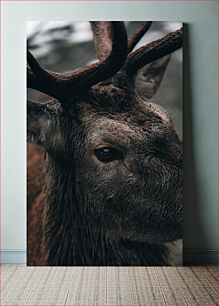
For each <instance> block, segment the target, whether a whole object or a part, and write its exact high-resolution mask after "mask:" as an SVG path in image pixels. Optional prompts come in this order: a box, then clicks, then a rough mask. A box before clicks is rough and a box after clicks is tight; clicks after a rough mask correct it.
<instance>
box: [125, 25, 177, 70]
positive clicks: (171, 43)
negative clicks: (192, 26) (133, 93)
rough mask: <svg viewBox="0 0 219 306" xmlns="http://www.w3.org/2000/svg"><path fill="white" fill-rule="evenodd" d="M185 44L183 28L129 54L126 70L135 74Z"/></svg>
mask: <svg viewBox="0 0 219 306" xmlns="http://www.w3.org/2000/svg"><path fill="white" fill-rule="evenodd" d="M182 44H183V28H181V29H179V30H177V31H175V32H171V33H169V34H167V35H166V36H164V37H163V38H161V39H158V40H155V41H153V42H151V43H149V44H147V45H146V46H144V47H141V48H139V49H138V50H136V51H134V52H132V53H129V55H128V58H127V61H126V64H125V69H126V71H127V72H130V73H133V72H135V71H137V70H138V69H140V68H141V67H143V66H145V65H146V64H148V63H150V62H153V61H154V60H157V59H159V58H161V57H163V56H165V55H167V54H169V53H172V52H174V51H175V50H177V49H179V48H181V47H182Z"/></svg>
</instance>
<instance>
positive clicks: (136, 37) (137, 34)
mask: <svg viewBox="0 0 219 306" xmlns="http://www.w3.org/2000/svg"><path fill="white" fill-rule="evenodd" d="M151 25H152V22H151V21H145V22H142V24H141V26H140V27H139V28H137V29H136V30H135V31H134V32H133V33H132V34H131V35H130V36H129V39H128V53H129V52H131V51H132V50H133V49H134V47H135V46H136V45H137V43H138V42H139V41H140V39H141V38H142V37H143V36H144V34H145V33H147V31H148V30H149V29H150V27H151Z"/></svg>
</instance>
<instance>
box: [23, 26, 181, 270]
mask: <svg viewBox="0 0 219 306" xmlns="http://www.w3.org/2000/svg"><path fill="white" fill-rule="evenodd" d="M150 25H151V22H144V23H142V25H141V27H140V28H138V29H136V31H135V32H134V33H133V34H132V35H131V36H130V37H129V38H127V32H126V28H125V25H124V23H123V22H91V27H92V31H93V35H94V44H95V48H96V51H97V56H98V59H99V61H98V62H96V63H94V64H91V65H88V66H86V67H83V68H81V69H78V70H76V71H72V72H63V73H58V72H53V71H50V70H47V69H44V68H43V67H42V66H41V65H40V64H39V62H38V61H37V60H36V59H35V58H34V56H33V55H32V54H31V53H30V52H29V51H27V63H28V65H27V87H28V88H32V89H35V90H38V91H40V92H42V93H45V94H47V95H49V96H51V97H52V100H50V101H48V102H47V103H46V104H40V103H37V102H34V101H30V100H28V105H27V134H28V135H27V138H28V141H29V142H30V143H33V144H36V145H37V146H39V147H41V148H43V150H44V151H45V152H46V153H45V159H46V161H45V166H43V167H42V161H43V159H42V155H40V154H39V155H36V157H35V159H33V160H32V163H31V164H30V168H29V169H28V180H29V182H30V186H29V188H31V190H30V192H29V198H30V199H32V200H31V201H29V202H30V203H29V205H30V204H31V205H30V207H29V210H28V264H29V265H59V266H62V265H64V266H69V265H92V266H94V265H106V266H112V265H169V264H170V262H169V261H168V251H167V247H166V243H167V242H171V241H174V240H177V239H180V238H181V237H182V143H181V141H180V140H179V137H178V135H177V132H176V131H175V128H174V126H173V123H172V121H171V118H170V115H169V114H168V113H167V112H166V111H165V110H164V109H163V108H162V107H160V106H158V105H156V104H154V103H152V102H149V101H148V100H146V99H145V98H144V97H143V96H141V92H145V91H148V95H147V98H148V96H149V97H150V96H152V95H153V94H154V92H155V91H156V89H157V88H158V85H159V83H160V80H161V78H162V75H163V73H164V71H165V67H166V65H167V63H168V60H169V54H171V53H172V52H174V51H175V50H177V49H179V48H181V47H182V41H183V29H182V28H181V29H179V30H177V31H175V32H171V33H169V34H167V35H166V36H164V37H163V38H161V39H158V40H156V41H153V42H151V43H149V44H147V45H146V46H143V47H141V48H139V49H137V50H133V49H134V47H135V46H136V44H137V43H138V42H139V40H140V39H141V38H142V37H143V35H144V34H145V33H146V32H147V31H148V29H149V28H150ZM158 59H160V60H159V61H158V62H160V64H157V65H155V66H156V67H155V69H154V74H155V77H154V79H152V80H151V83H150V84H149V83H147V82H145V83H144V82H143V80H142V78H141V82H140V84H141V86H142V85H143V86H145V88H144V89H143V90H142V88H139V82H137V81H136V80H137V79H138V78H137V76H138V71H139V69H140V68H142V67H151V69H152V70H153V63H155V60H158ZM158 62H157V63H158ZM150 65H152V66H150ZM148 69H149V68H147V69H146V70H145V71H146V72H147V71H148ZM145 77H146V78H147V75H146V76H145ZM151 84H153V86H151ZM147 86H148V89H147ZM41 171H43V173H44V177H43V179H42V180H41V181H40V182H39V181H37V173H38V174H39V173H40V172H41ZM35 180H36V181H35ZM34 192H35V194H34V195H33V194H32V193H34Z"/></svg>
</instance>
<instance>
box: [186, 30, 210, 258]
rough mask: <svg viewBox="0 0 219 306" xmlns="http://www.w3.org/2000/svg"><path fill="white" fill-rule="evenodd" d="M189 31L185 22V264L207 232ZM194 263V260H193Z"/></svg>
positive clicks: (204, 238) (205, 237)
mask: <svg viewBox="0 0 219 306" xmlns="http://www.w3.org/2000/svg"><path fill="white" fill-rule="evenodd" d="M189 50H190V46H189V31H188V25H186V24H184V59H183V64H184V69H183V105H184V107H183V108H184V110H183V113H184V117H183V118H184V119H183V134H184V173H183V177H184V188H183V192H184V219H183V220H184V226H183V229H184V233H183V243H184V251H185V254H184V264H189V263H190V262H189V261H190V259H189V256H188V257H187V255H186V254H187V253H186V250H187V251H189V248H191V242H192V241H194V240H193V237H194V239H195V237H201V239H200V240H201V241H206V239H207V233H205V231H204V227H203V224H202V222H201V215H200V207H199V203H200V198H199V192H198V179H197V171H196V161H195V147H194V141H193V140H194V131H193V116H192V114H193V112H194V110H193V105H192V92H191V82H192V80H191V71H190V67H191V65H190V57H189ZM193 263H194V262H193Z"/></svg>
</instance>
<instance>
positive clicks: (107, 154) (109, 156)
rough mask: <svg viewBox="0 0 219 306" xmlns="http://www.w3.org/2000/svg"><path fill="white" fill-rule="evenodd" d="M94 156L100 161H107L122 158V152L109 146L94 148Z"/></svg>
mask: <svg viewBox="0 0 219 306" xmlns="http://www.w3.org/2000/svg"><path fill="white" fill-rule="evenodd" d="M94 154H95V156H96V157H97V158H98V159H99V161H101V162H102V163H109V162H111V161H113V160H119V159H122V157H123V153H122V152H121V151H119V150H117V149H114V148H111V147H102V148H98V149H95V150H94Z"/></svg>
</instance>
